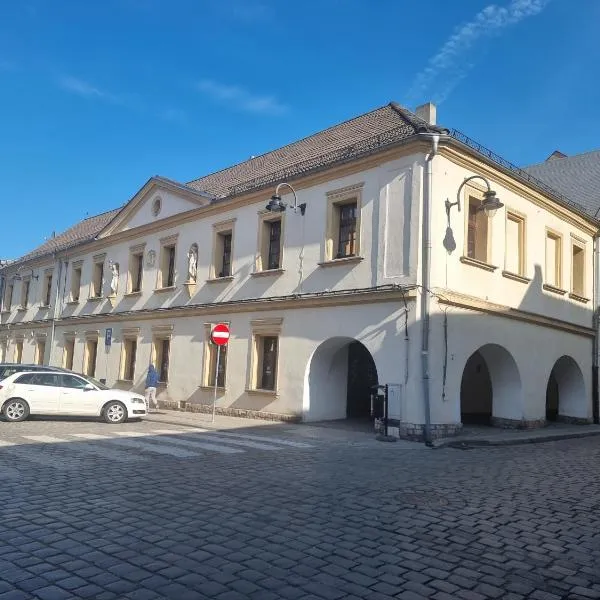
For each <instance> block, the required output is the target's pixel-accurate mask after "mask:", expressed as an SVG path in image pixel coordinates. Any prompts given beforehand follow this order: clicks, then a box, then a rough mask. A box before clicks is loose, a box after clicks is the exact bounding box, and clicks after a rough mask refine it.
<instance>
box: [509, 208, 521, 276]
mask: <svg viewBox="0 0 600 600" xmlns="http://www.w3.org/2000/svg"><path fill="white" fill-rule="evenodd" d="M504 268H505V269H506V271H508V272H509V273H514V274H515V275H521V276H524V275H525V219H524V218H523V217H522V216H520V215H517V214H514V213H511V212H507V213H506V247H505V261H504Z"/></svg>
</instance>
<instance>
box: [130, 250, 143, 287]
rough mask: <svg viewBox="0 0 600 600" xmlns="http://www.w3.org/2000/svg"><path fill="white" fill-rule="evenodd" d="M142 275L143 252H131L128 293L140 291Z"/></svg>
mask: <svg viewBox="0 0 600 600" xmlns="http://www.w3.org/2000/svg"><path fill="white" fill-rule="evenodd" d="M143 274H144V251H143V250H141V251H135V252H132V253H131V255H130V257H129V292H130V293H132V292H141V291H142V275H143Z"/></svg>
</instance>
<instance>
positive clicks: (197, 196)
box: [98, 177, 211, 238]
mask: <svg viewBox="0 0 600 600" xmlns="http://www.w3.org/2000/svg"><path fill="white" fill-rule="evenodd" d="M210 202H211V197H210V196H209V195H208V194H204V193H202V192H198V191H196V190H194V189H191V188H189V187H187V186H185V185H182V184H179V183H176V182H174V181H171V180H169V179H165V178H163V177H152V178H150V179H149V180H148V181H147V182H146V184H145V185H144V186H143V187H142V188H141V189H140V190H139V191H138V192H137V193H136V195H135V196H134V197H133V198H132V199H131V200H130V201H129V202H128V203H127V204H126V205H125V206H124V207H123V208H122V209H121V210H120V211H119V212H118V213H117V215H116V216H115V217H114V218H113V219H112V220H111V222H110V223H108V224H107V225H106V227H105V228H104V229H103V230H102V231H101V232H100V233H99V235H98V237H99V238H104V237H107V236H109V235H114V234H115V233H119V232H121V231H128V230H130V229H137V228H138V227H144V226H146V225H151V224H152V223H155V222H157V221H161V220H163V219H168V218H169V217H173V216H175V215H177V214H180V213H184V212H188V211H191V210H195V209H197V208H200V207H202V206H206V205H208V204H210Z"/></svg>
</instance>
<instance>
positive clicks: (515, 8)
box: [408, 0, 550, 104]
mask: <svg viewBox="0 0 600 600" xmlns="http://www.w3.org/2000/svg"><path fill="white" fill-rule="evenodd" d="M549 2H550V0H511V2H510V4H508V6H498V5H497V4H490V5H488V6H486V7H485V8H484V9H483V10H481V11H480V12H479V13H477V14H476V15H475V17H474V18H473V19H472V20H471V21H469V22H468V23H465V24H464V25H462V26H460V27H458V28H457V29H456V31H455V32H454V34H453V35H451V36H450V38H449V39H448V40H446V42H445V43H444V44H443V45H442V47H441V48H440V49H439V50H438V52H437V53H436V54H435V55H434V56H433V57H432V58H431V59H430V60H429V62H428V63H427V66H426V67H425V69H424V70H423V71H421V72H420V73H419V74H418V75H417V76H416V77H415V80H414V81H413V84H412V86H411V88H410V90H409V92H408V96H409V97H410V98H411V99H414V100H418V101H421V100H423V98H424V95H425V94H431V95H432V96H433V100H434V102H437V103H438V104H439V103H441V102H443V101H444V100H445V99H446V98H447V97H448V96H449V94H450V93H451V92H452V90H453V89H454V88H455V87H456V86H457V85H458V83H459V82H460V81H461V80H462V79H464V78H465V77H466V75H467V73H468V71H469V70H470V69H471V68H472V67H473V62H470V61H469V60H468V59H467V58H465V56H464V55H465V54H466V53H467V51H468V50H470V49H471V47H472V46H473V45H474V44H475V42H477V41H478V40H479V39H480V38H486V37H491V36H493V35H498V34H499V33H500V32H501V31H502V30H503V29H505V28H507V27H510V26H511V25H516V24H517V23H519V22H520V21H522V20H524V19H527V18H528V17H533V16H535V15H538V14H539V13H541V12H542V11H543V10H544V8H546V6H547V4H548V3H549Z"/></svg>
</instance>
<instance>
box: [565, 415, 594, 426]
mask: <svg viewBox="0 0 600 600" xmlns="http://www.w3.org/2000/svg"><path fill="white" fill-rule="evenodd" d="M556 420H557V421H558V422H559V423H568V424H569V425H590V424H591V423H593V422H594V419H593V418H592V417H589V418H586V417H569V416H567V415H558V417H557V418H556Z"/></svg>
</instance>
